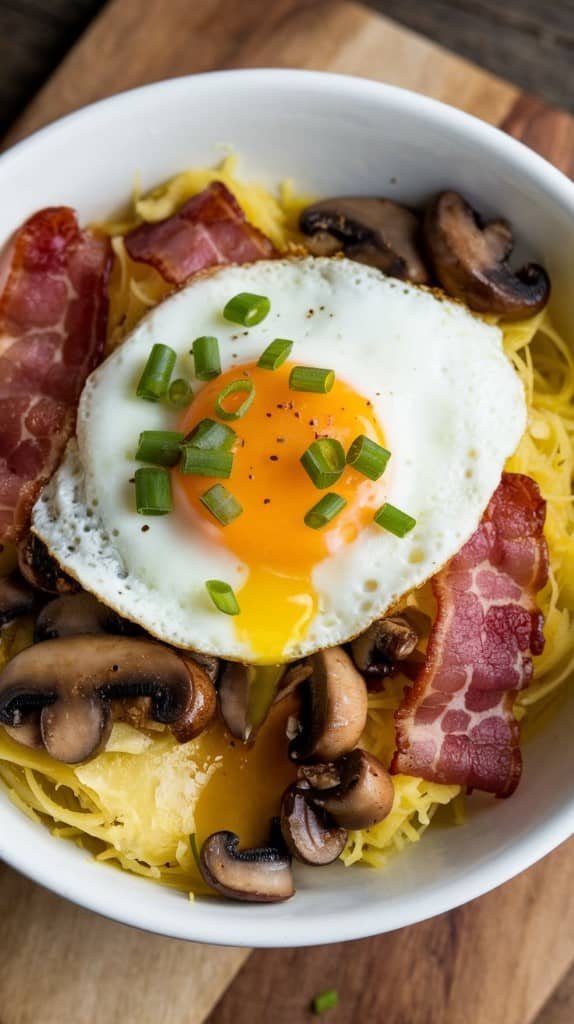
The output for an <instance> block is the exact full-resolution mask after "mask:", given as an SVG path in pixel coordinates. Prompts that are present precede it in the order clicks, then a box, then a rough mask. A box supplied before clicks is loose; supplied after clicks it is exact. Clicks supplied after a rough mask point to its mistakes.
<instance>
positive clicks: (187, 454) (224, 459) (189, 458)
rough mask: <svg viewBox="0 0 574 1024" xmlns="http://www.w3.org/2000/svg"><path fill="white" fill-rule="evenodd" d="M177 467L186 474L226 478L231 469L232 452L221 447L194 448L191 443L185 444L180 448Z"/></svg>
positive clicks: (229, 474)
mask: <svg viewBox="0 0 574 1024" xmlns="http://www.w3.org/2000/svg"><path fill="white" fill-rule="evenodd" d="M179 468H180V470H181V472H182V473H184V474H185V475H186V476H191V475H195V476H216V477H220V478H221V479H222V480H227V479H228V478H229V477H230V476H231V470H232V469H233V452H226V451H225V450H224V449H223V448H214V449H209V448H207V449H206V448H195V447H194V446H193V445H192V444H186V445H184V446H183V448H182V449H181V463H180V466H179Z"/></svg>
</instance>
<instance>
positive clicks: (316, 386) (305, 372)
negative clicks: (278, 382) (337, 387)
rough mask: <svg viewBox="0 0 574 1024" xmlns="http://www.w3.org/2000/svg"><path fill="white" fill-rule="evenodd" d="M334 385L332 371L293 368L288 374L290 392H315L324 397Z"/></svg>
mask: <svg viewBox="0 0 574 1024" xmlns="http://www.w3.org/2000/svg"><path fill="white" fill-rule="evenodd" d="M334 383H335V371H334V370H322V369H320V368H319V367H318V366H294V367H293V369H292V370H291V373H290V374H289V387H290V388H291V391H315V392H316V393H317V394H318V395H326V394H327V393H328V392H329V391H331V389H332V387H333V384H334Z"/></svg>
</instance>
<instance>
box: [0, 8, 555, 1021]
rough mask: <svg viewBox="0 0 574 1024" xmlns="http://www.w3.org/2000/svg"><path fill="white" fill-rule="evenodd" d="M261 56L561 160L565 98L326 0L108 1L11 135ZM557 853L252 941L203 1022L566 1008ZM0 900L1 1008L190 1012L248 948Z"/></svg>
mask: <svg viewBox="0 0 574 1024" xmlns="http://www.w3.org/2000/svg"><path fill="white" fill-rule="evenodd" d="M265 64H266V65H280V66H299V67H313V68H325V69H329V70H333V71H339V72H343V73H353V74H361V75H367V76H368V77H371V78H375V79H378V80H381V81H390V82H394V83H396V84H400V85H405V86H408V87H410V88H414V89H416V90H418V91H421V92H426V93H428V94H429V95H433V96H436V97H438V98H440V99H443V100H446V101H450V102H452V103H454V104H455V105H457V106H459V107H461V108H463V109H465V110H468V111H470V112H472V113H475V114H477V115H478V116H480V117H482V118H484V119H485V120H487V121H490V122H491V123H494V124H501V125H503V126H504V127H505V129H506V130H507V131H509V132H511V133H512V134H513V135H515V136H516V137H518V138H522V139H523V140H524V141H526V142H527V143H528V144H529V145H532V146H533V147H534V148H536V149H538V150H539V151H540V152H542V153H544V154H545V155H546V156H547V157H548V158H549V159H552V160H553V161H554V162H555V163H556V164H557V165H558V166H560V167H562V169H564V170H565V171H568V172H570V173H573V172H574V156H573V154H574V121H573V120H572V119H571V118H569V117H568V116H567V115H566V114H563V113H561V112H560V111H557V110H552V109H549V108H548V107H546V106H544V105H543V104H541V103H539V102H538V101H535V100H532V99H531V98H529V97H526V96H523V95H522V94H520V93H519V92H518V91H517V90H516V88H514V87H512V86H509V85H508V84H506V83H504V82H501V81H500V80H498V79H496V78H494V77H493V76H492V75H489V74H486V73H484V72H481V71H480V70H478V69H477V68H474V67H473V66H471V65H469V64H467V63H466V62H465V61H463V60H461V59H459V58H457V57H454V56H452V55H450V54H447V53H445V52H443V51H441V50H440V49H439V48H438V47H436V46H434V45H433V44H430V43H428V42H425V41H423V40H422V39H420V38H419V37H417V36H414V35H412V34H411V33H409V32H405V31H404V30H403V29H400V28H398V27H397V26H396V25H394V24H393V23H391V22H388V21H386V20H384V19H381V18H379V17H377V16H376V15H374V14H372V13H369V12H367V11H366V10H365V9H364V8H361V7H360V6H357V5H354V4H345V3H342V2H338V0H275V2H274V3H273V4H270V3H266V2H265V0H243V2H241V3H240V2H238V0H193V2H191V3H190V0H147V2H146V4H145V5H143V4H142V3H141V2H140V0H113V2H112V3H110V4H108V5H107V6H106V8H105V10H104V11H103V12H102V14H101V15H100V16H99V17H98V19H97V20H96V21H95V22H94V23H93V25H92V27H91V28H90V30H89V32H88V33H87V34H86V35H85V36H84V37H83V38H82V39H81V40H80V42H79V43H78V44H77V45H76V47H75V48H74V50H73V51H72V52H71V53H70V54H69V56H68V57H67V58H66V59H65V61H64V62H63V64H62V65H61V66H60V67H59V69H58V70H57V72H56V73H55V75H54V76H53V77H52V79H51V80H50V82H49V83H48V84H47V85H46V87H45V88H44V89H43V90H42V91H41V92H40V93H39V95H38V96H37V98H36V99H35V101H34V102H33V103H32V105H31V106H30V107H29V109H28V110H27V112H26V113H25V114H24V116H23V117H22V118H21V120H20V121H19V122H18V123H17V124H16V126H15V128H14V130H13V132H12V133H11V136H10V139H11V140H12V141H14V140H16V139H17V138H21V137H23V136H24V135H26V134H27V133H28V132H30V131H32V130H33V129H35V128H37V127H39V126H41V125H42V124H45V123H47V122H48V121H50V120H52V119H53V118H55V117H57V116H59V115H60V114H62V113H65V112H67V111H70V110H72V109H75V108H76V107H78V106H80V105H82V104H84V103H86V102H89V101H90V100H94V99H97V98H99V97H101V96H105V95H109V94H111V93H113V92H117V91H118V90H121V89H125V88H128V87H130V86H133V85H138V84H140V83H142V82H147V81H153V80H156V79H159V78H162V77H167V76H170V75H178V74H184V73H187V72H191V71H203V70H208V69H210V68H213V67H245V66H249V67H252V66H257V65H265ZM573 852H574V845H573V843H570V844H568V845H566V846H563V847H562V848H561V849H560V850H557V851H555V852H554V853H553V854H552V855H551V856H550V857H548V858H546V859H545V860H544V861H543V862H542V863H541V864H539V865H537V866H536V867H534V868H532V869H531V870H530V871H529V872H527V873H526V874H524V875H522V876H521V877H519V878H517V879H515V880H514V881H513V882H511V883H509V884H508V885H506V886H504V887H503V888H502V889H500V890H498V891H497V892H495V893H492V894H490V895H488V896H485V897H483V898H482V899H481V900H478V901H476V902H475V903H473V904H470V905H469V906H467V907H463V908H461V909H459V910H457V911H454V912H452V913H450V914H446V915H443V916H442V917H440V918H438V919H435V920H434V921H430V922H425V923H424V924H421V925H418V926H416V927H413V928H410V929H405V930H403V931H400V932H397V933H394V934H392V935H387V936H381V937H378V938H375V939H369V940H365V941H362V942H356V943H351V944H347V945H345V946H334V947H323V948H318V949H315V950H299V951H297V950H294V951H264V952H257V953H255V954H252V955H251V957H250V958H249V960H248V961H247V963H246V966H245V967H244V968H243V970H242V971H241V972H240V973H239V975H238V976H237V978H236V980H235V982H234V983H233V984H232V985H231V987H230V988H229V989H228V991H227V992H226V994H225V995H224V996H223V998H222V1000H221V1001H220V1002H219V1004H218V1005H217V1006H216V1007H215V1009H213V1010H212V1012H211V1016H209V1022H210V1024H227V1022H230V1021H233V1022H234V1024H247V1022H249V1024H251V1021H252V1019H253V1016H254V1015H255V1016H256V1017H257V1015H259V1016H263V1019H264V1020H273V1021H274V1022H275V1024H282V1022H283V1021H285V1022H287V1021H289V1024H297V1022H298V1021H305V1020H307V1019H310V1018H309V1016H308V1010H307V1007H308V1002H309V999H310V998H311V997H312V996H313V995H314V994H315V993H316V992H317V991H319V990H321V989H323V988H327V987H331V986H334V987H336V988H337V989H338V990H339V993H340V998H341V1005H340V1008H339V1009H338V1010H335V1011H333V1012H332V1013H331V1014H330V1015H329V1018H328V1019H329V1021H330V1022H332V1024H341V1022H351V1021H353V1022H355V1021H358V1020H359V1019H361V1018H362V1016H363V1015H365V1014H366V1013H369V1014H370V1017H371V1019H372V1020H374V1021H377V1022H378V1021H381V1022H383V1021H384V1024H399V1022H400V1024H459V1022H461V1021H464V1024H502V1022H504V1024H530V1022H532V1021H534V1020H537V1024H566V1021H568V1022H569V1024H570V1022H571V1021H572V1020H574V1009H573V1001H574V981H573V980H572V979H571V978H568V976H567V972H568V971H569V969H570V968H571V966H572V965H573V964H574V901H573V900H572V898H571V895H570V894H571V892H572V888H573V885H574V862H573V857H572V854H573ZM0 907H1V908H2V912H1V914H0V949H1V951H2V955H1V956H0V1024H37V1022H38V1021H41V1022H42V1024H56V1022H57V1024H60V1022H63V1021H66V1022H67V1021H70V1022H72V1024H100V1022H101V1024H104V1022H105V1024H156V1022H162V1024H163V1022H166V1024H199V1022H200V1021H204V1020H205V1019H206V1015H208V1014H209V1012H210V1010H211V1009H212V1007H213V1006H214V1004H215V1002H216V1000H217V998H218V997H219V996H220V995H221V993H222V992H223V991H224V990H225V988H226V986H227V984H228V983H229V981H230V980H231V979H232V977H233V975H234V974H235V973H236V972H237V970H238V968H239V967H240V966H241V965H242V963H243V962H244V960H245V957H246V956H247V954H246V953H245V951H239V950H225V949H215V948H209V947H198V946H193V945H190V944H184V943H181V942H177V941H173V940H166V939H159V938H155V937H152V936H149V935H145V934H143V933H139V932H136V931H132V930H130V929H127V928H124V927H121V926H119V925H115V924H112V923H110V922H107V921H104V920H103V919H101V918H98V917H95V916H94V915H90V914H88V913H87V912H85V911H83V910H80V909H78V908H76V907H72V906H70V905H69V904H67V903H65V902H64V901H62V900H60V899H58V898H57V897H55V896H53V895H51V894H49V893H46V892H44V891H43V890H40V889H38V888H37V887H36V886H34V885H33V884H32V883H30V882H28V881H26V880H24V879H22V878H20V877H19V876H18V875H16V874H15V873H14V872H12V871H10V870H9V869H8V868H0ZM190 913H193V908H192V907H190ZM31 965H32V966H31ZM563 978H566V980H565V981H564V984H563V987H560V984H559V983H560V982H561V980H562V979H563ZM539 1014H541V1015H540V1016H538V1015H539Z"/></svg>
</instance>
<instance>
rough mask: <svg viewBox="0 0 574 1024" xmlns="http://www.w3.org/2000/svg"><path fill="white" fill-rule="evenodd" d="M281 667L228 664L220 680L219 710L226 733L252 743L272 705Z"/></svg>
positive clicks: (234, 662)
mask: <svg viewBox="0 0 574 1024" xmlns="http://www.w3.org/2000/svg"><path fill="white" fill-rule="evenodd" d="M283 672H284V666H282V665H243V664H241V663H240V662H237V661H229V662H228V663H227V664H226V666H225V668H224V670H223V673H222V675H221V679H220V681H219V687H218V694H219V707H220V710H221V715H222V717H223V721H224V722H225V724H226V726H227V728H228V729H229V732H230V733H231V735H232V736H235V737H236V738H237V739H240V740H243V742H244V743H245V742H247V741H248V740H252V739H253V738H254V736H255V733H256V732H257V730H258V729H259V727H260V726H261V725H262V724H263V722H264V721H265V719H266V717H267V714H268V713H269V710H270V708H271V707H272V705H273V702H274V700H275V696H276V693H277V686H278V683H279V680H280V678H281V676H282V674H283Z"/></svg>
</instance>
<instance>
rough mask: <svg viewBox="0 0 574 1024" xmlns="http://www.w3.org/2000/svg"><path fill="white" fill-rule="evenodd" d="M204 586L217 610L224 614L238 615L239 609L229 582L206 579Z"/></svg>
mask: <svg viewBox="0 0 574 1024" xmlns="http://www.w3.org/2000/svg"><path fill="white" fill-rule="evenodd" d="M205 586H206V589H207V593H208V594H209V596H210V598H211V600H212V601H213V603H214V605H215V607H216V608H217V609H218V611H220V612H223V613H224V615H239V612H240V610H241V609H240V607H239V604H238V603H237V598H236V596H235V594H234V592H233V588H232V587H230V586H229V583H224V582H223V580H206V581H205Z"/></svg>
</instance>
